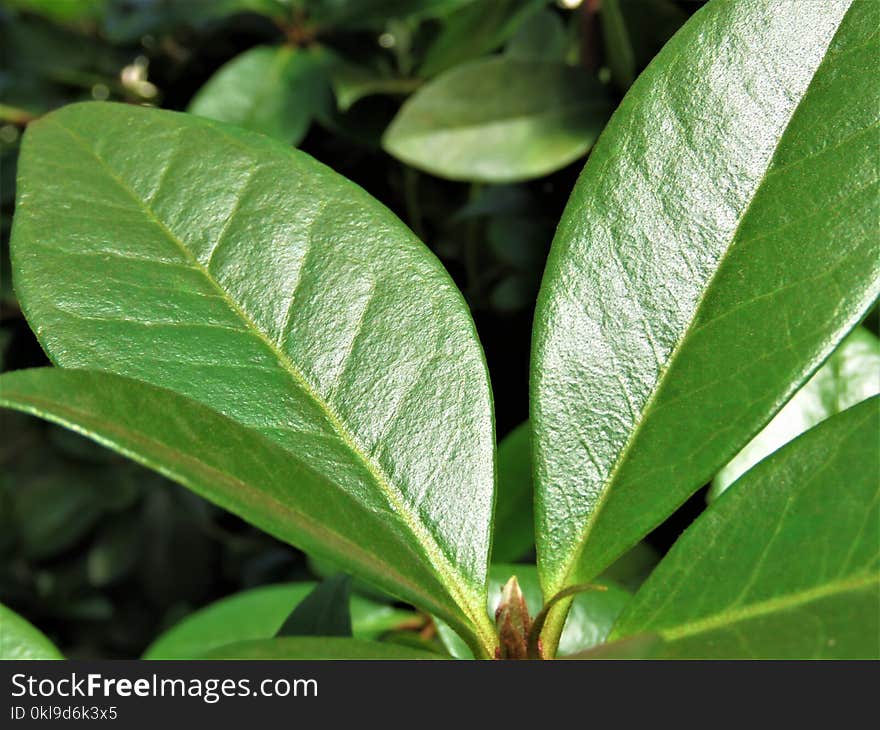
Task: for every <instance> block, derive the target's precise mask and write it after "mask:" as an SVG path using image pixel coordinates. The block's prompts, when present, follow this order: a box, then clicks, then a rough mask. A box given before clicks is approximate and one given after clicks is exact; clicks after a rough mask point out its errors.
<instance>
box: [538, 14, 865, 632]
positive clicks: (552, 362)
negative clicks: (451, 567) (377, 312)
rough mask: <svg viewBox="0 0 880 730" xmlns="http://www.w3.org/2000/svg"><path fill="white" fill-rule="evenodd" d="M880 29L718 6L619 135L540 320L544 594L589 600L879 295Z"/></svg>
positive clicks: (694, 26) (561, 239)
mask: <svg viewBox="0 0 880 730" xmlns="http://www.w3.org/2000/svg"><path fill="white" fill-rule="evenodd" d="M878 13H880V5H878V4H876V3H873V2H855V3H853V4H852V7H851V9H850V3H849V2H848V0H844V1H840V2H839V1H836V0H835V1H834V2H827V3H780V2H772V1H768V0H744V1H741V2H740V1H738V0H737V1H735V2H734V1H731V0H716V1H714V2H711V3H709V4H708V5H706V6H704V7H703V8H701V9H700V10H699V11H698V12H697V13H696V14H695V15H694V16H693V17H692V18H691V20H690V21H689V22H688V23H687V24H686V25H685V26H684V27H683V28H682V30H681V31H679V32H678V33H677V34H676V35H675V37H674V38H673V39H672V40H671V41H670V42H669V44H667V46H666V47H665V48H664V49H663V51H661V52H660V54H659V55H658V56H657V58H656V59H655V60H654V62H653V63H652V64H651V65H650V66H649V68H648V69H647V70H646V71H645V73H643V74H642V75H641V76H640V77H639V79H638V81H636V83H635V84H634V85H633V87H632V89H631V90H630V92H629V94H627V96H626V98H625V99H624V101H623V102H622V103H621V105H620V107H619V109H618V110H617V111H616V113H615V115H614V117H613V118H612V120H611V121H610V122H609V124H608V126H607V128H606V130H605V132H604V133H603V136H602V140H601V142H600V144H598V145H597V146H596V149H595V150H593V153H592V154H591V156H590V160H589V162H588V163H587V165H586V167H585V168H584V172H583V174H582V175H581V177H580V179H579V181H578V183H577V185H576V187H575V190H574V192H573V194H572V196H571V200H570V201H569V203H568V207H567V208H566V211H565V213H564V215H563V218H562V221H561V223H560V226H559V229H558V231H557V235H556V238H555V240H554V243H553V247H552V250H551V253H550V257H549V260H548V263H547V268H546V271H545V275H544V282H543V284H542V290H541V293H540V295H539V299H538V306H537V312H536V323H535V333H534V340H533V342H534V347H533V358H532V382H531V404H532V422H533V429H534V432H533V434H534V435H533V444H534V449H535V454H536V458H535V464H536V467H535V474H536V512H537V526H536V531H537V533H538V564H539V567H540V570H541V578H542V584H543V586H544V590H545V593H546V594H548V595H553V594H555V593H557V592H558V591H559V590H561V589H562V588H564V587H565V586H566V585H569V584H577V583H585V582H589V580H590V579H591V578H592V577H593V576H594V575H596V574H598V573H600V572H601V571H602V569H603V568H604V567H605V566H607V565H608V564H609V563H610V562H611V561H612V560H613V559H614V558H615V557H617V556H618V555H620V554H621V553H622V552H623V551H624V550H625V549H626V548H627V547H629V546H630V545H633V544H635V543H636V542H637V541H638V540H639V539H640V538H641V537H642V536H643V535H645V534H646V533H647V532H648V531H650V530H651V529H652V528H653V527H655V526H656V525H658V524H659V523H660V522H662V521H663V519H665V518H666V516H668V515H669V514H670V513H672V512H673V511H674V510H675V509H676V508H677V507H678V506H679V505H680V504H681V503H682V502H684V500H685V499H686V498H687V497H688V496H689V495H690V494H692V493H693V492H694V491H695V490H696V489H697V488H699V487H700V486H701V485H702V484H704V483H705V482H706V481H708V480H709V479H711V477H712V476H713V475H714V474H715V473H717V471H718V469H719V468H720V467H721V466H722V465H723V464H724V463H725V462H726V461H727V460H728V459H730V458H731V457H732V456H733V455H734V454H735V453H736V451H737V450H738V449H739V448H741V447H742V446H743V445H744V444H745V443H746V442H747V440H748V439H749V438H750V437H751V436H752V435H754V434H755V433H756V432H757V431H758V430H760V428H761V427H762V426H763V425H764V424H765V423H766V422H767V421H769V420H770V418H771V417H772V415H773V414H774V413H775V412H776V411H777V410H779V408H780V407H781V406H782V405H783V404H784V403H785V401H786V400H787V399H788V398H789V397H790V396H791V395H792V394H793V393H794V391H795V390H796V389H797V387H798V386H799V385H800V384H801V383H802V382H803V381H804V380H805V379H806V378H807V377H808V376H809V375H810V373H811V372H812V371H813V370H815V369H816V368H817V367H818V365H819V364H821V362H822V361H823V360H824V358H826V357H827V356H828V355H829V354H830V353H831V351H832V350H833V348H834V347H835V345H836V344H837V343H838V342H839V341H840V340H841V339H842V338H843V337H844V335H845V334H846V333H847V332H848V331H849V330H850V329H851V328H852V327H853V326H854V325H855V324H857V323H858V321H859V320H860V319H861V317H862V316H863V315H864V313H865V312H866V311H867V310H868V308H869V306H870V305H871V302H873V301H874V299H875V298H876V297H877V295H878V293H880V256H878V255H877V246H876V221H877V219H878V216H880V210H878V208H880V195H878V193H877V178H878V168H877V165H876V164H874V162H873V159H874V150H876V148H877V144H878V140H877V110H878V108H880V98H878V97H880V87H878V86H877V84H876V83H875V79H876V75H877V55H876V54H874V53H873V51H872V37H873V34H874V33H875V32H876V29H877V27H878V25H880V18H878ZM564 609H565V607H564V606H561V607H560V609H559V610H558V611H557V612H556V616H555V618H554V619H552V620H551V621H549V622H548V634H547V635H546V637H545V644H550V645H552V643H553V641H554V638H553V637H554V635H558V632H559V630H560V628H561V620H562V616H563V615H564Z"/></svg>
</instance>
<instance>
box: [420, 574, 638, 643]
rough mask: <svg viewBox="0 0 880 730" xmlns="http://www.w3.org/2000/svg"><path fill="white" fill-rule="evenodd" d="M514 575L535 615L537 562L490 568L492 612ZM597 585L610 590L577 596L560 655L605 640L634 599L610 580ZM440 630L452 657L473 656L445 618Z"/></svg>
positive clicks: (538, 601)
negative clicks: (502, 589) (506, 584)
mask: <svg viewBox="0 0 880 730" xmlns="http://www.w3.org/2000/svg"><path fill="white" fill-rule="evenodd" d="M513 575H515V576H516V578H517V580H518V582H519V585H520V588H521V589H522V592H523V596H524V597H525V599H526V605H527V606H528V608H529V613H530V614H531V616H532V617H533V618H534V616H535V615H536V614H537V613H538V611H540V610H541V607H542V606H543V605H544V601H543V596H542V594H541V586H540V584H539V583H538V571H537V569H536V568H535V566H534V565H493V566H492V568H491V569H490V571H489V613H490V615H492V616H494V615H495V609H497V608H498V604H499V603H500V602H501V588H502V587H503V586H504V584H505V583H506V582H507V580H508V579H509V578H510V577H511V576H513ZM597 584H598V585H604V586H606V587H607V590H606V591H586V592H584V593H580V594H578V595H577V596H576V597H575V599H574V602H573V604H572V608H571V611H570V612H569V614H568V619H567V621H566V624H565V631H564V633H563V635H562V641H561V642H560V644H559V654H560V656H561V655H563V654H571V653H574V652H577V651H583V650H584V649H587V648H589V647H592V646H596V645H597V644H600V643H602V642H603V641H605V638H606V637H607V636H608V633H609V632H610V631H611V627H612V625H613V624H614V621H615V620H616V619H617V616H618V615H619V614H620V612H621V611H622V610H623V607H624V606H625V605H626V604H627V603H628V602H629V600H630V598H631V596H630V594H629V593H628V592H627V591H625V590H623V589H622V588H620V587H619V586H617V585H615V584H614V583H612V582H611V581H606V580H603V579H600V580H598V581H597ZM437 630H438V632H439V634H440V638H441V640H442V641H443V644H444V645H445V646H446V648H447V649H448V650H449V652H450V654H452V656H454V657H456V658H457V659H470V658H472V655H471V653H470V652H469V651H468V648H467V646H466V645H465V643H464V642H463V641H462V640H461V639H460V638H459V637H458V636H457V635H456V633H455V632H454V631H452V629H450V628H449V627H448V626H446V625H445V624H444V623H443V622H442V621H437Z"/></svg>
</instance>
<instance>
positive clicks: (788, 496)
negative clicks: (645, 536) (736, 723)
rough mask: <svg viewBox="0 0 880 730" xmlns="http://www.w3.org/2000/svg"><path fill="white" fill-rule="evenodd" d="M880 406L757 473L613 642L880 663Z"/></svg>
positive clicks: (666, 651)
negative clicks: (650, 636)
mask: <svg viewBox="0 0 880 730" xmlns="http://www.w3.org/2000/svg"><path fill="white" fill-rule="evenodd" d="M878 433H880V398H877V397H874V398H872V399H871V400H869V401H865V402H864V403H861V404H860V405H858V406H855V407H853V408H851V409H849V410H848V411H845V412H844V413H842V414H840V415H837V416H833V417H831V418H830V419H828V420H827V421H825V422H824V423H823V424H821V425H820V426H817V427H816V428H815V429H812V430H810V431H808V432H807V433H806V434H804V435H803V436H801V437H800V438H798V439H796V440H795V441H793V442H791V443H790V444H789V445H788V446H785V447H784V448H782V449H781V450H780V451H778V452H777V453H776V454H774V455H773V456H771V457H769V458H768V459H766V460H765V461H763V462H761V463H760V464H759V465H758V466H756V467H755V468H754V469H752V470H751V471H749V472H748V473H747V474H746V475H745V476H744V477H743V478H742V479H741V481H740V482H739V483H737V485H736V486H735V487H734V488H733V489H730V490H729V491H728V492H726V493H725V494H723V495H722V496H721V497H720V498H719V499H718V500H717V501H716V502H714V503H713V504H712V505H711V506H710V507H709V508H708V509H707V510H706V512H705V513H704V514H703V515H702V516H701V517H700V518H699V519H697V521H696V522H695V523H694V524H693V525H692V526H691V527H690V528H689V529H688V530H687V531H686V532H685V533H684V534H683V535H682V537H681V538H680V539H679V540H678V542H677V543H676V544H675V545H674V546H673V548H672V550H671V551H670V552H669V553H668V555H667V556H666V557H665V558H664V559H663V561H662V562H661V563H660V565H659V566H658V567H657V570H656V571H655V572H654V573H653V575H652V576H651V577H650V578H649V579H648V581H647V582H646V583H645V585H644V586H642V588H641V590H640V591H639V592H638V593H637V594H636V595H635V597H634V598H633V599H632V602H631V603H630V604H629V606H628V607H627V608H626V610H625V612H624V613H623V614H622V615H621V617H620V619H619V620H618V622H617V624H616V625H615V627H614V630H613V633H612V639H616V638H623V637H626V636H630V635H635V634H640V633H646V632H649V633H655V634H659V635H660V636H661V637H662V638H663V639H664V643H663V645H662V646H660V647H658V649H657V651H655V652H654V653H652V656H656V657H667V658H697V657H698V658H701V659H705V658H776V659H845V658H870V659H878V658H880V611H878V610H877V609H878V606H880V570H878V566H880V459H878V455H877V434H878Z"/></svg>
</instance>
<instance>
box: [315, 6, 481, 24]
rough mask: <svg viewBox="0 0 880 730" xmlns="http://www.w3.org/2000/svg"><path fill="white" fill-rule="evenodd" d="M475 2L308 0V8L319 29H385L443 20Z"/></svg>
mask: <svg viewBox="0 0 880 730" xmlns="http://www.w3.org/2000/svg"><path fill="white" fill-rule="evenodd" d="M472 2H473V0H307V2H306V4H305V8H306V9H307V10H308V12H309V16H310V17H311V18H312V19H314V20H315V21H316V22H317V23H318V25H319V26H320V27H329V28H346V29H349V28H351V29H361V28H383V27H385V25H386V24H387V22H388V21H389V20H394V19H406V20H421V19H425V18H433V17H443V16H444V15H448V14H450V13H452V12H455V11H457V10H459V9H460V8H461V7H463V6H465V5H468V4H470V3H472Z"/></svg>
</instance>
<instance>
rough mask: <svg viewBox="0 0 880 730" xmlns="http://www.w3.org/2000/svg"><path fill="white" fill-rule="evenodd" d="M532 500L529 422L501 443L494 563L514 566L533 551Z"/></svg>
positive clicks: (493, 552) (496, 497)
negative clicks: (516, 561)
mask: <svg viewBox="0 0 880 730" xmlns="http://www.w3.org/2000/svg"><path fill="white" fill-rule="evenodd" d="M532 497H533V494H532V455H531V445H530V444H529V423H528V421H526V422H525V423H522V424H520V425H519V426H517V427H516V428H515V429H513V431H511V432H510V433H509V434H507V436H505V437H504V438H503V439H502V440H501V443H500V444H498V490H497V493H496V495H495V536H494V540H493V542H492V562H493V563H512V562H514V561H515V560H519V559H521V558H522V557H524V556H525V555H527V554H528V553H529V552H530V551H531V550H533V549H534V547H535V528H534V521H535V515H534V512H533V510H532Z"/></svg>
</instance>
